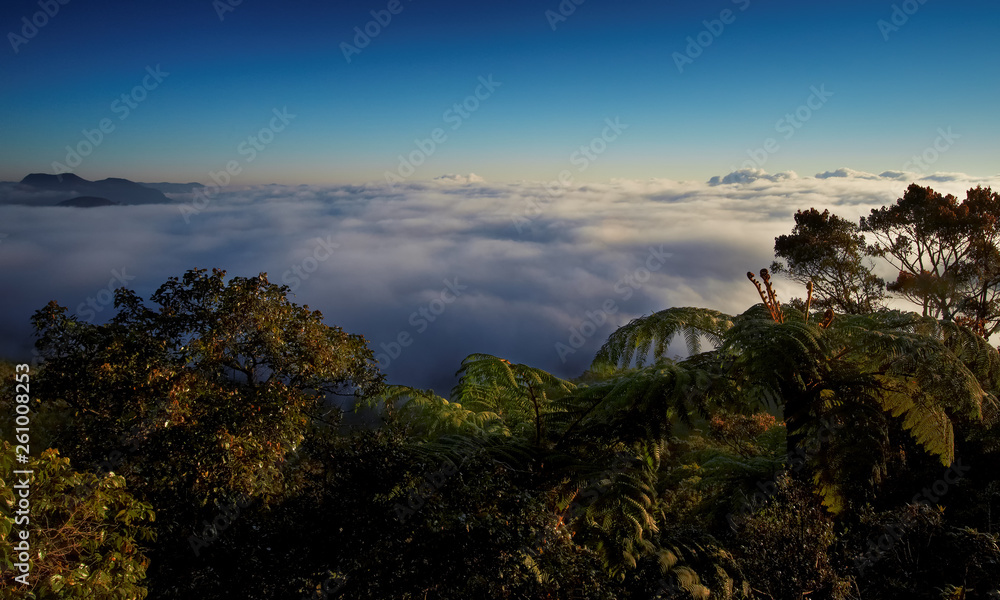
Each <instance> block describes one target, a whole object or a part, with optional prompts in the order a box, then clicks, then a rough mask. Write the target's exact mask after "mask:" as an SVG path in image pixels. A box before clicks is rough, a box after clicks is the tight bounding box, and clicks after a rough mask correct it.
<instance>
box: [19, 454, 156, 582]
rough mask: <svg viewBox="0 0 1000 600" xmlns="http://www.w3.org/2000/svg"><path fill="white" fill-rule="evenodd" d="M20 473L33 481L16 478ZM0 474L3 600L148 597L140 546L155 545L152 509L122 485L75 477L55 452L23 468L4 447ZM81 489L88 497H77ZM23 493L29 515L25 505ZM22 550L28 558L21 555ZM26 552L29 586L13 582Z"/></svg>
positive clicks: (113, 479) (120, 480)
mask: <svg viewBox="0 0 1000 600" xmlns="http://www.w3.org/2000/svg"><path fill="white" fill-rule="evenodd" d="M15 469H17V470H28V471H32V473H31V474H30V475H23V474H15V473H14V472H13V471H14V470H15ZM0 473H2V477H3V478H2V479H0V505H2V507H3V510H2V511H0V547H2V553H0V555H2V561H3V567H4V581H3V584H2V585H3V586H4V587H7V591H6V593H5V595H4V597H5V598H25V599H29V598H38V599H43V598H67V599H69V598H81V599H82V598H88V599H89V598H92V599H100V600H103V599H107V600H111V599H126V598H145V597H146V586H145V582H144V578H145V574H146V568H147V566H148V565H149V559H148V558H147V557H146V555H145V553H144V550H143V548H142V545H143V544H144V543H147V542H149V541H150V540H152V538H153V530H152V528H151V527H150V524H149V523H150V522H151V521H153V519H154V514H153V510H152V507H151V506H150V505H149V504H146V503H143V502H139V501H137V500H136V499H135V498H134V497H133V496H132V494H131V493H129V491H128V490H127V489H126V486H125V478H124V477H122V476H121V475H114V474H110V475H108V476H107V477H103V478H98V477H97V476H95V475H93V474H91V473H80V472H78V471H74V470H73V469H71V468H70V465H69V459H67V458H63V457H61V456H59V452H58V451H56V450H53V449H49V450H45V451H44V452H42V453H41V454H40V455H39V456H37V457H31V458H30V460H29V462H28V463H27V464H18V463H17V462H15V447H14V446H12V445H11V444H10V443H9V442H6V441H4V442H3V446H2V448H0ZM8 474H9V475H8ZM25 485H27V487H24V486H25ZM81 488H83V489H86V490H87V491H86V493H85V494H82V495H81V494H79V493H77V490H78V489H81ZM25 493H27V499H26V502H27V503H28V508H27V509H24V508H23V507H21V504H20V501H21V500H22V498H23V496H24V494H25ZM24 532H27V534H28V537H27V539H25V538H24V537H23V534H24ZM21 544H24V546H23V547H24V548H29V550H28V551H26V552H25V551H24V550H23V549H21V548H19V546H20V545H21ZM22 552H25V556H30V558H29V562H30V570H29V571H28V572H27V577H26V581H27V582H28V585H21V584H20V583H16V582H15V581H13V577H14V576H15V575H21V574H23V572H22V570H21V569H19V568H15V566H14V563H19V562H22V561H21V560H20V558H21V557H20V554H21V553H22ZM7 594H10V595H7Z"/></svg>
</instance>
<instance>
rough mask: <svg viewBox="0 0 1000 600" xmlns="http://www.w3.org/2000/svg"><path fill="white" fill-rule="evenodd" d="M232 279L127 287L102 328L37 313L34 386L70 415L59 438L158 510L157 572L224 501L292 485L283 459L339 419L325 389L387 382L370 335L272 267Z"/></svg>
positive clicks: (270, 497) (187, 556) (180, 567)
mask: <svg viewBox="0 0 1000 600" xmlns="http://www.w3.org/2000/svg"><path fill="white" fill-rule="evenodd" d="M224 276H225V272H223V271H219V270H215V271H213V273H212V274H208V273H206V272H205V271H204V270H199V269H194V270H191V271H188V272H187V273H186V274H185V275H184V276H183V278H181V279H177V278H171V279H169V280H168V281H167V282H166V283H165V284H164V285H162V286H161V287H160V288H159V289H158V290H157V291H156V292H155V293H154V294H153V296H152V300H153V301H154V302H156V303H157V304H158V305H159V308H158V309H150V308H147V307H146V306H144V304H143V302H142V299H141V298H139V297H138V296H137V295H135V293H134V292H132V291H130V290H125V289H120V290H118V292H117V294H116V307H117V308H118V314H117V315H116V316H115V317H114V318H113V319H112V320H111V321H110V322H109V323H107V324H105V325H92V324H87V323H84V322H81V321H79V320H78V319H77V318H76V317H75V316H70V315H67V314H66V312H67V311H66V309H65V308H63V307H61V306H58V305H57V304H56V303H55V302H52V303H50V304H49V305H48V306H46V307H45V308H43V309H42V310H40V311H38V312H37V313H36V314H35V315H34V317H33V323H34V325H35V328H36V333H37V336H38V341H37V347H38V349H39V351H40V353H41V355H42V357H43V358H44V361H45V362H44V364H43V367H42V370H41V372H40V373H38V375H37V377H36V378H35V379H33V386H32V389H33V391H36V395H37V397H38V398H39V399H40V400H41V403H40V405H41V407H42V412H54V413H59V414H62V415H71V416H72V418H71V419H68V420H67V421H66V426H65V427H63V428H62V429H61V431H59V432H58V435H56V436H55V443H56V444H57V445H58V447H59V449H60V451H61V452H62V453H64V454H65V455H67V456H69V457H71V458H72V460H73V461H74V464H77V465H84V466H87V467H88V468H92V469H95V470H96V471H97V472H98V473H103V472H106V471H110V470H113V471H115V472H116V473H119V474H121V475H124V476H125V477H126V478H127V479H128V481H129V482H130V487H131V489H132V490H133V492H134V493H135V494H136V495H137V496H138V497H139V498H140V499H142V500H144V501H146V502H149V503H151V504H153V505H154V506H155V507H156V510H157V514H158V516H159V517H161V518H160V519H159V520H158V522H157V529H158V531H159V533H160V536H159V538H160V542H159V543H158V545H157V546H156V547H155V548H154V549H153V550H152V551H151V556H152V557H153V558H154V565H153V573H154V574H155V575H156V576H157V577H158V578H163V579H164V580H170V581H172V582H173V581H176V580H177V579H179V578H180V577H181V576H180V573H182V572H184V571H187V570H190V568H191V567H190V565H189V564H187V563H188V562H189V561H190V560H191V559H192V558H194V557H193V556H192V555H191V548H189V547H188V546H189V543H188V541H189V540H190V539H191V538H192V536H201V534H202V533H203V532H204V531H205V527H203V526H202V520H207V522H208V523H211V522H212V521H213V519H215V518H216V517H217V516H218V514H219V512H220V506H222V505H225V504H231V503H232V502H233V499H234V498H241V499H246V502H243V504H244V505H246V504H247V503H249V502H261V503H263V504H265V505H267V504H273V503H274V502H276V501H277V500H278V499H280V498H281V497H282V496H283V495H284V494H285V493H287V492H289V491H290V489H291V488H290V487H289V485H288V482H287V481H286V476H287V475H288V473H289V463H288V462H287V461H286V457H287V455H288V454H289V453H290V452H293V451H294V450H295V449H296V448H297V446H298V445H299V444H301V443H302V441H303V440H304V438H305V435H306V434H307V433H309V432H310V431H312V430H313V429H314V428H315V427H316V426H317V425H321V426H326V427H329V426H332V425H336V423H337V422H338V420H339V419H338V415H339V410H338V409H336V406H335V405H334V404H333V403H332V400H331V399H330V397H331V396H333V395H356V394H373V393H376V392H377V391H378V390H379V388H380V386H381V382H382V376H381V374H379V372H378V369H377V366H376V362H375V360H374V357H373V355H372V352H371V351H370V350H369V349H368V347H367V343H366V341H365V340H364V338H363V337H361V336H357V335H351V334H347V333H345V332H344V331H342V330H341V329H340V328H338V327H331V326H327V325H325V324H324V323H323V322H322V315H321V314H320V313H319V312H318V311H310V310H309V309H308V307H300V306H298V305H295V304H293V303H291V302H290V301H288V300H287V298H286V294H287V292H288V289H287V287H286V286H278V285H275V284H271V283H269V282H268V281H267V278H266V275H264V274H261V275H260V276H259V277H251V278H242V277H234V278H232V279H230V280H229V281H228V282H226V281H224ZM36 384H37V385H36ZM209 529H211V528H209ZM199 543H200V542H199ZM157 559H159V560H157ZM172 563H174V564H173V566H171V564H172ZM179 593H180V592H179Z"/></svg>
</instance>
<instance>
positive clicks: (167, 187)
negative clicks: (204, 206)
mask: <svg viewBox="0 0 1000 600" xmlns="http://www.w3.org/2000/svg"><path fill="white" fill-rule="evenodd" d="M139 185H144V186H146V187H148V188H153V189H154V190H160V191H161V192H163V193H165V194H188V193H191V192H193V191H195V190H196V189H198V188H203V187H205V186H204V185H202V184H200V183H167V182H160V183H140V184H139Z"/></svg>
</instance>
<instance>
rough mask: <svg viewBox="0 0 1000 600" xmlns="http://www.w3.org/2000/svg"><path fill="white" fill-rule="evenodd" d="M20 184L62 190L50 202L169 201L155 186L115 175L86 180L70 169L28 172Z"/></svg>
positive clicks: (42, 188)
mask: <svg viewBox="0 0 1000 600" xmlns="http://www.w3.org/2000/svg"><path fill="white" fill-rule="evenodd" d="M20 186H21V188H22V189H25V188H28V189H35V190H44V191H51V192H63V193H65V196H66V197H65V198H55V199H54V200H55V201H54V202H53V204H59V203H60V202H62V201H64V200H72V199H74V198H78V197H80V196H91V197H96V198H104V199H106V200H109V201H111V202H112V203H114V204H165V203H169V202H170V198H167V197H166V196H164V195H163V192H161V191H159V190H154V189H153V188H149V187H146V186H144V185H142V184H139V183H136V182H134V181H129V180H128V179H120V178H117V177H109V178H108V179H102V180H100V181H88V180H86V179H83V178H82V177H79V176H77V175H74V174H72V173H61V174H59V175H50V174H48V173H32V174H30V175H28V176H27V177H25V178H24V179H22V180H21V183H20Z"/></svg>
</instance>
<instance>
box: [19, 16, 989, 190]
mask: <svg viewBox="0 0 1000 600" xmlns="http://www.w3.org/2000/svg"><path fill="white" fill-rule="evenodd" d="M235 1H237V0H229V2H235ZM229 2H227V0H219V1H218V2H214V3H213V2H212V1H210V0H199V1H196V2H192V1H187V0H181V1H178V2H170V3H167V2H156V3H145V2H102V1H93V2H89V1H88V2H83V1H80V0H71V1H69V2H68V3H66V4H65V5H62V4H59V3H58V0H51V1H50V3H49V4H48V6H49V11H50V12H55V14H54V15H52V16H48V15H45V13H44V12H42V8H41V5H40V4H39V3H38V2H37V1H35V2H27V1H11V2H5V3H4V5H3V8H2V9H0V27H2V28H3V29H2V31H3V32H4V34H5V38H6V42H7V43H6V45H5V47H4V49H3V53H4V56H3V58H2V61H0V77H2V79H3V81H4V85H3V89H2V91H0V115H2V116H0V135H2V137H3V139H4V144H3V146H2V150H0V152H2V155H0V180H7V181H16V180H19V179H20V178H21V177H23V176H24V175H25V174H27V173H29V172H49V173H52V172H56V171H57V170H59V169H58V167H54V166H53V165H54V163H60V164H62V165H66V166H69V162H73V159H72V157H69V161H68V160H67V159H68V155H69V154H70V153H69V152H68V151H67V149H66V146H70V147H71V148H74V149H82V150H84V151H86V150H87V149H88V145H89V142H87V138H88V132H89V137H90V142H93V141H94V140H97V139H100V141H99V142H98V143H96V144H93V145H94V147H93V149H92V150H91V151H90V152H89V154H87V155H86V156H81V157H80V164H79V165H78V166H77V167H75V168H73V169H72V171H73V172H75V173H77V174H78V175H80V176H82V177H85V178H88V179H101V178H104V177H126V178H129V179H133V180H137V181H164V180H166V181H183V182H187V181H200V182H202V183H211V182H212V179H211V177H210V173H211V172H218V171H220V170H222V169H224V168H225V166H226V164H227V163H228V162H229V161H237V163H238V164H239V166H240V167H241V169H240V172H239V174H238V175H237V176H234V177H233V181H232V183H234V184H239V185H253V184H260V183H282V184H303V183H304V184H348V183H355V184H358V183H363V182H370V181H380V180H381V181H384V178H385V173H386V172H387V171H390V172H395V173H397V174H398V173H400V172H401V170H400V159H399V157H400V156H403V157H404V158H406V159H407V160H409V158H408V157H410V156H411V153H416V154H414V158H415V160H413V161H410V162H411V166H414V169H413V173H412V174H411V175H409V176H408V177H407V178H410V179H414V180H421V179H424V180H427V179H432V178H434V177H437V176H440V175H443V174H447V173H461V174H468V173H476V174H478V175H480V176H482V177H484V178H485V179H486V180H488V181H505V182H516V181H522V180H529V181H551V180H555V179H557V178H558V176H559V173H560V172H562V171H564V170H569V171H570V172H571V173H572V176H573V180H574V181H576V182H601V181H610V180H612V179H616V178H626V179H643V178H656V177H668V178H673V179H677V180H700V181H704V180H707V179H708V178H709V177H710V176H713V175H719V174H726V173H729V172H731V171H734V170H736V169H739V168H740V167H741V166H748V165H747V161H748V160H752V161H754V166H757V167H760V168H763V169H765V170H767V171H770V172H778V171H795V172H797V173H800V174H803V175H812V174H815V173H820V172H824V171H827V170H832V169H836V168H840V167H848V168H853V169H857V170H861V171H869V172H874V173H880V172H882V171H886V170H910V171H915V172H925V173H930V172H934V171H962V172H965V173H971V174H976V175H980V176H986V175H992V174H995V173H997V172H998V169H997V161H996V158H997V153H996V140H997V139H998V138H1000V119H997V118H996V98H997V97H998V92H1000V78H998V77H997V70H998V65H1000V44H997V42H996V35H995V26H996V24H997V23H998V22H1000V18H998V17H1000V6H998V5H997V4H996V3H992V2H990V3H988V2H978V1H976V2H962V3H960V4H957V3H946V2H942V1H940V0H926V1H925V2H924V3H923V4H921V3H920V2H919V1H918V0H911V2H909V3H893V2H884V3H883V2H871V1H864V2H862V1H845V2H837V3H801V2H779V1H775V2H765V1H759V0H724V1H720V0H715V1H710V2H705V3H694V2H683V3H680V2H670V3H664V2H630V3H627V4H624V5H623V4H622V3H611V2H606V1H601V0H586V1H584V2H582V3H581V4H579V5H577V4H574V3H573V2H571V1H570V0H566V1H565V2H563V3H562V5H560V3H559V2H557V1H555V0H551V1H548V2H527V1H513V2H507V3H502V4H501V3H469V2H457V1H455V2H448V1H433V0H399V1H398V3H391V2H389V1H388V0H385V1H383V0H373V1H367V2H357V1H347V2H337V3H327V2H320V1H316V0H305V1H301V2H296V3H295V4H294V5H289V4H287V3H284V4H283V5H279V4H278V3H275V2H264V1H261V0H243V1H242V2H240V3H239V4H238V5H235V6H234V5H231V4H230V3H229ZM42 4H43V5H44V4H46V2H45V0H43V2H42ZM560 7H561V8H560ZM56 8H57V9H58V10H57V11H56ZM897 8H898V10H897ZM390 9H393V10H395V11H396V14H391V12H389V10H390ZM570 9H572V12H570ZM903 9H906V10H908V11H909V12H911V13H912V14H906V12H905V11H904V10H903ZM372 11H375V12H376V14H378V15H379V17H380V18H381V19H382V20H383V21H385V20H386V16H389V17H391V20H388V23H387V24H385V25H380V24H377V23H374V20H375V18H376V17H375V16H373V14H372ZM547 11H551V12H547ZM560 11H561V12H562V14H560ZM724 11H730V12H729V13H725V12H724ZM894 13H895V23H897V24H898V26H897V25H893V18H894ZM37 14H42V15H43V16H42V17H38V16H37ZM554 15H558V17H556V16H554ZM563 15H565V20H562V18H563ZM904 17H905V22H904ZM23 19H27V20H28V21H32V20H34V21H35V23H36V24H37V23H44V24H43V25H42V26H41V27H37V30H35V31H34V34H33V35H32V36H31V37H28V36H26V35H24V34H25V33H28V34H31V33H32V32H33V29H32V28H33V27H34V26H26V25H25V21H24V20H23ZM706 21H707V22H708V24H707V25H706ZM713 21H717V22H715V23H713ZM725 21H728V23H726V22H725ZM879 21H883V22H884V24H883V25H881V26H880V25H879ZM890 25H891V27H889V26H890ZM366 26H367V27H368V30H369V32H377V35H375V36H374V37H373V38H371V39H370V40H369V41H368V43H367V45H365V47H363V48H362V47H360V46H361V45H362V44H364V38H358V39H359V40H360V42H359V43H358V45H357V46H355V43H356V40H355V38H357V31H356V30H355V27H358V28H360V29H361V30H364V29H365V28H366ZM699 36H700V37H699ZM689 37H690V38H691V40H694V45H692V43H691V41H690V40H689V39H688V38H689ZM706 41H707V42H708V44H707V45H704V46H703V45H702V44H701V43H699V42H706ZM343 44H350V45H352V46H355V48H357V50H358V52H353V51H352V50H350V49H346V50H345V47H344V46H343ZM15 46H16V48H15ZM345 52H346V53H348V54H349V55H350V56H349V58H350V61H348V60H347V58H345ZM682 55H683V56H685V57H686V58H690V59H691V61H690V62H688V61H687V60H683V62H680V67H678V64H679V63H678V56H682ZM692 56H693V58H691V57H692ZM147 69H151V70H152V71H158V72H159V73H160V74H161V75H160V77H158V78H151V77H148V74H149V72H150V71H148V70H147ZM490 77H492V80H493V81H495V82H497V83H498V85H497V86H495V87H494V88H493V89H492V90H491V91H489V92H484V90H483V89H482V88H480V90H479V91H480V98H478V99H475V100H474V101H472V100H470V96H473V97H474V96H475V94H476V92H477V87H478V86H479V85H480V83H479V82H480V78H490ZM144 78H145V81H144ZM144 83H145V84H146V87H143V84H144ZM137 86H138V87H137ZM824 86H825V87H824ZM813 89H821V90H825V91H826V92H827V93H828V94H829V97H828V98H826V100H825V102H823V103H822V104H821V105H820V107H819V108H817V109H815V110H813V109H809V110H808V111H801V110H800V107H803V106H806V105H807V102H809V101H810V96H811V95H812V94H813V92H812V90H813ZM123 94H124V95H125V98H124V99H123V98H122V96H123ZM463 102H464V103H465V109H466V110H465V111H464V115H463V114H461V113H462V111H454V106H455V104H456V103H460V104H461V103H463ZM812 104H813V106H814V107H815V106H817V104H819V103H818V102H816V101H815V100H813V101H812ZM469 107H474V110H471V111H470V110H467V109H468V108H469ZM275 109H277V110H279V111H281V110H285V111H286V114H288V115H294V118H292V119H291V120H290V122H288V123H287V127H284V128H283V129H282V130H281V131H270V132H268V131H265V132H263V134H262V131H261V130H262V129H267V128H269V127H270V124H271V123H272V117H273V116H274V113H273V111H274V110H275ZM449 110H452V111H453V112H452V113H451V118H450V119H449V118H448V114H449V113H448V111H449ZM797 110H800V112H799V116H800V117H801V116H802V115H806V114H808V118H807V119H805V120H803V121H802V122H799V123H798V124H797V125H796V126H795V127H794V128H792V129H788V127H787V125H786V126H785V128H784V129H781V125H780V122H781V120H782V119H784V118H785V117H786V116H787V115H793V116H794V115H795V113H796V111H797ZM456 115H458V116H456ZM616 118H617V119H618V120H619V122H620V123H622V124H623V125H625V126H627V129H624V130H623V131H622V132H621V134H620V135H619V136H617V137H616V138H615V139H614V140H613V141H607V139H606V138H605V141H604V143H597V144H596V145H592V142H593V140H595V138H598V137H599V136H601V135H602V133H603V132H604V128H605V122H606V119H612V120H614V119H616ZM102 120H106V121H104V125H105V126H106V127H105V129H106V132H100V129H101V124H102ZM112 127H113V129H112ZM949 128H950V129H949ZM436 129H441V130H442V133H443V134H444V135H443V136H441V135H439V138H438V139H439V140H442V141H438V142H435V143H434V145H433V150H432V151H431V150H429V149H430V148H431V146H430V145H428V144H427V143H426V142H424V143H423V145H422V148H421V145H420V144H418V143H417V142H416V141H417V140H427V139H432V135H433V132H434V131H435V130H436ZM939 129H940V130H942V131H945V132H947V131H951V132H952V137H953V138H954V141H953V143H951V144H948V145H945V144H943V143H940V142H939V143H938V146H939V148H941V147H945V146H947V150H946V151H943V152H937V153H936V154H937V157H936V158H935V160H934V161H933V163H932V164H928V165H912V162H911V157H913V156H914V155H917V156H919V155H921V154H922V153H924V152H925V151H926V149H927V148H928V147H932V146H933V144H934V143H935V141H936V140H937V138H938V137H939V136H940V134H939ZM788 132H791V135H789V134H788ZM98 133H100V136H99V135H98ZM251 136H253V137H258V136H260V137H262V138H263V140H269V141H268V143H266V144H264V143H263V141H262V140H261V139H258V140H257V142H256V144H257V145H256V146H255V142H254V141H253V140H251V139H250V138H251ZM786 136H788V137H786ZM769 138H773V139H774V143H772V144H771V145H767V141H768V139H769ZM81 144H82V145H81ZM581 145H584V146H591V147H592V148H591V149H592V151H593V150H601V152H600V153H594V152H592V155H593V158H588V159H587V160H586V166H585V167H584V168H581V166H583V165H584V162H582V161H581V160H580V159H579V157H580V156H581V155H576V158H577V161H576V162H573V160H574V152H577V151H578V150H579V148H580V146H581ZM250 148H254V150H255V153H254V156H253V160H252V161H248V160H247V159H248V158H250V156H251V153H250ZM934 154H935V153H929V154H928V156H932V157H933V156H934ZM751 157H752V158H751ZM416 162H419V163H420V164H419V165H417V164H415V163H416ZM908 163H911V166H910V167H909V168H908V167H907V164H908ZM407 171H408V170H407V169H405V168H404V169H402V172H403V173H405V172H407Z"/></svg>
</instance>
